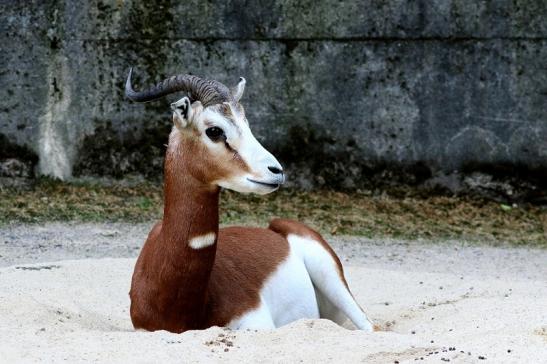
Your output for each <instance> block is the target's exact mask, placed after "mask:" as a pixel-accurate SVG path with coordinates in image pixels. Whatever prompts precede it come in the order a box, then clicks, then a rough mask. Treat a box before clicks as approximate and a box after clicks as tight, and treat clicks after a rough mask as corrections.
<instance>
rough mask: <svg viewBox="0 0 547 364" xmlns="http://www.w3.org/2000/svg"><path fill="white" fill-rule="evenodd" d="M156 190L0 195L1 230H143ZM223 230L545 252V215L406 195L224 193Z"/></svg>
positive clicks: (157, 206)
mask: <svg viewBox="0 0 547 364" xmlns="http://www.w3.org/2000/svg"><path fill="white" fill-rule="evenodd" d="M162 206H163V201H162V186H161V184H159V183H158V184H153V183H150V182H144V183H139V184H137V185H135V186H124V185H110V186H107V185H100V184H90V183H62V182H59V181H52V180H47V179H41V180H38V181H37V182H36V183H35V184H34V185H33V186H32V187H29V188H25V189H21V188H18V189H17V188H0V224H2V225H5V224H8V223H13V222H16V223H17V222H19V223H42V222H46V221H82V222H104V221H122V222H147V221H151V220H157V219H160V218H161V215H162ZM220 208H221V222H222V223H223V224H245V225H259V226H266V225H267V224H268V222H269V220H271V219H272V218H273V217H287V218H293V219H298V220H300V221H303V222H306V223H308V224H310V225H311V226H313V227H314V228H316V229H318V230H319V231H321V232H322V233H328V234H348V235H360V236H366V237H394V238H402V239H416V238H424V239H429V240H435V239H439V240H445V239H464V240H467V241H471V242H473V241H476V242H479V241H480V242H487V243H509V244H527V245H534V246H543V247H547V209H545V208H541V207H537V206H527V207H525V208H524V207H516V208H515V207H512V206H507V205H503V204H499V203H496V202H492V201H485V200H480V199H471V198H460V197H447V196H431V197H423V196H422V197H420V196H418V195H416V194H412V193H410V194H409V193H407V194H406V195H405V194H399V196H397V197H395V196H390V195H387V194H382V195H372V194H370V193H365V192H356V193H350V194H348V193H340V192H333V191H313V192H302V191H293V190H288V189H282V190H280V191H278V192H276V193H273V194H270V195H267V196H254V195H242V194H238V193H234V192H230V191H224V192H223V193H222V196H221V207H220Z"/></svg>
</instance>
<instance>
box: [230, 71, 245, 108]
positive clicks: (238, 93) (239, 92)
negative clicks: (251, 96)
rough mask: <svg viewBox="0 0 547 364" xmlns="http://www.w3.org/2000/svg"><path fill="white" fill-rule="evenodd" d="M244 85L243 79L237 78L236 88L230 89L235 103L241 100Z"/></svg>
mask: <svg viewBox="0 0 547 364" xmlns="http://www.w3.org/2000/svg"><path fill="white" fill-rule="evenodd" d="M246 83H247V81H245V79H244V78H243V77H240V78H239V83H238V84H237V86H236V87H234V88H233V89H232V96H233V97H234V99H235V100H236V102H239V100H240V99H241V96H243V91H245V84H246Z"/></svg>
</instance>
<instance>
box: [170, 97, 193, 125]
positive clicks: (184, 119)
mask: <svg viewBox="0 0 547 364" xmlns="http://www.w3.org/2000/svg"><path fill="white" fill-rule="evenodd" d="M171 109H172V110H173V123H174V124H175V126H176V127H177V128H179V129H184V128H186V127H187V126H188V124H190V120H192V115H193V112H192V104H191V103H190V99H189V98H188V96H185V97H183V98H182V99H180V100H178V101H176V102H173V103H172V104H171Z"/></svg>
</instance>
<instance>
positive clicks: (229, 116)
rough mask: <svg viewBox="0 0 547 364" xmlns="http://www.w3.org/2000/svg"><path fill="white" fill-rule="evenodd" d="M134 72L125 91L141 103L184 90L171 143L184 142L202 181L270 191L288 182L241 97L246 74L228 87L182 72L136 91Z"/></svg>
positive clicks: (175, 108)
mask: <svg viewBox="0 0 547 364" xmlns="http://www.w3.org/2000/svg"><path fill="white" fill-rule="evenodd" d="M131 74H132V71H131V70H130V71H129V76H128V77H127V82H126V85H125V94H126V96H127V97H128V98H130V99H131V100H133V101H137V102H147V101H152V100H156V99H158V98H160V97H163V96H166V95H168V94H171V93H174V92H178V91H185V92H186V93H187V96H185V97H183V98H181V99H180V100H178V101H176V102H174V103H172V104H171V108H172V110H173V123H174V125H175V128H174V130H173V132H172V134H171V137H170V141H169V144H170V147H171V145H172V144H179V143H182V145H181V147H182V149H183V153H184V154H185V160H186V171H185V173H190V174H191V175H192V177H194V178H195V179H197V180H199V181H200V182H201V183H205V184H209V185H216V186H220V187H224V188H228V189H231V190H234V191H238V192H254V193H258V194H266V193H270V192H273V191H275V190H276V189H278V188H279V186H280V185H281V184H283V182H284V174H283V170H282V167H281V165H280V164H279V162H278V161H277V159H275V157H274V156H273V155H272V154H271V153H270V152H268V151H267V150H266V149H265V148H264V147H263V146H262V145H261V144H260V143H259V142H258V141H257V140H256V138H255V137H254V135H253V133H252V132H251V129H250V128H249V123H248V121H247V118H246V117H245V110H244V109H243V106H242V105H241V103H240V102H239V100H240V99H241V96H243V91H244V90H245V79H244V78H240V80H239V83H238V84H237V85H236V86H235V87H234V88H233V89H232V90H229V89H228V88H227V87H226V86H224V85H223V84H221V83H220V82H217V81H211V80H204V79H201V78H199V77H196V76H190V75H178V76H173V77H171V78H168V79H166V80H164V81H162V82H160V83H159V84H157V85H156V86H153V87H151V88H149V89H147V90H144V91H139V92H137V91H134V90H133V87H132V85H131Z"/></svg>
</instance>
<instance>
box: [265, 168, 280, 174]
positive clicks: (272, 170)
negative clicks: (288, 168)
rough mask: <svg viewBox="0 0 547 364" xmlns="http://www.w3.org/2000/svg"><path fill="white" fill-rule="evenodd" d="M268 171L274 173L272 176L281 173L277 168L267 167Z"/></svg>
mask: <svg viewBox="0 0 547 364" xmlns="http://www.w3.org/2000/svg"><path fill="white" fill-rule="evenodd" d="M268 169H269V170H270V172H272V173H274V174H279V173H283V170H282V169H279V168H277V167H268Z"/></svg>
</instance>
